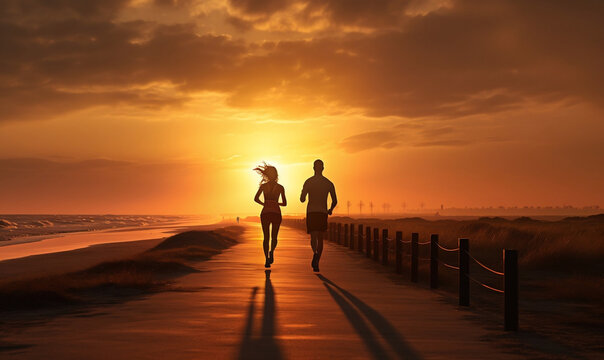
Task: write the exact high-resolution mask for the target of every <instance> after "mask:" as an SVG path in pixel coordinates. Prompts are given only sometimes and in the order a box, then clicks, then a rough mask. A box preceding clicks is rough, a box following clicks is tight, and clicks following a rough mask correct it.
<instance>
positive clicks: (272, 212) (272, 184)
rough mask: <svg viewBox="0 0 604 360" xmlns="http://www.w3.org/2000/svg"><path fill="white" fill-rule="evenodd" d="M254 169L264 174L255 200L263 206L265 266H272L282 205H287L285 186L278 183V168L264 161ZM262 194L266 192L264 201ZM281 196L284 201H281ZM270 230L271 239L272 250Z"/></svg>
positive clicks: (261, 218) (261, 217) (261, 220)
mask: <svg viewBox="0 0 604 360" xmlns="http://www.w3.org/2000/svg"><path fill="white" fill-rule="evenodd" d="M254 170H255V171H256V172H258V174H260V175H261V176H262V181H260V187H259V188H258V191H257V192H256V196H255V197H254V201H255V202H257V203H258V204H260V205H262V206H263V208H262V212H261V213H260V222H261V223H262V232H263V233H264V242H263V243H262V245H263V248H264V257H265V258H266V261H265V263H264V267H267V268H270V267H271V264H272V263H273V261H275V258H274V252H275V248H276V247H277V235H278V234H279V227H280V226H281V208H280V206H286V205H287V199H286V198H285V188H283V186H282V185H280V184H279V183H277V180H278V179H279V174H278V173H277V168H275V167H274V166H271V165H268V164H266V163H264V165H260V166H258V167H257V168H255V169H254ZM260 194H264V202H263V201H260ZM279 196H281V199H282V200H283V201H282V202H279ZM271 225H272V228H271V229H270V230H269V226H271ZM269 231H270V240H271V243H270V251H269Z"/></svg>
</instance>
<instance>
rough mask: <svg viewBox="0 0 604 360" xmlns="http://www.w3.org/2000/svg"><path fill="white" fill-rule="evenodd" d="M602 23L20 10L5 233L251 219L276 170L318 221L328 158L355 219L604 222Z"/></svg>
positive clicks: (585, 8)
mask: <svg viewBox="0 0 604 360" xmlns="http://www.w3.org/2000/svg"><path fill="white" fill-rule="evenodd" d="M603 14H604V2H602V1H599V0H577V1H558V0H547V1H545V0H534V1H525V0H505V1H503V0H492V1H483V0H458V1H456V0H442V1H439V0H423V1H422V0H405V1H403V0H373V1H365V0H302V1H300V0H283V1H278V0H207V1H201V0H88V1H80V0H4V1H2V2H0V28H1V30H0V55H1V56H0V213H139V214H143V213H144V214H252V213H256V212H259V211H260V207H259V205H257V204H254V203H253V201H252V199H253V197H254V194H255V191H256V189H257V187H258V184H259V181H260V178H259V176H258V175H257V174H255V173H254V172H253V171H252V169H253V168H254V167H255V166H256V165H259V164H261V163H262V162H263V161H266V162H268V163H270V164H273V165H275V166H277V168H278V170H279V175H280V182H281V183H282V184H283V185H284V186H285V189H286V194H287V197H288V201H289V205H288V206H287V207H286V208H284V213H285V214H288V213H290V214H295V213H301V212H303V211H304V205H303V204H300V202H299V194H300V190H301V187H302V184H303V183H304V181H305V180H306V178H308V177H310V176H312V174H313V172H312V163H313V161H314V160H315V159H318V158H320V159H322V160H323V161H324V162H325V175H326V176H327V177H328V178H330V179H331V180H332V181H333V182H334V183H335V185H336V190H337V193H338V197H339V200H340V205H339V207H338V209H337V210H338V211H340V212H344V211H346V202H347V201H351V203H352V204H353V207H352V208H351V212H358V203H359V201H363V202H364V203H366V204H367V203H369V202H370V201H372V202H373V203H374V204H376V207H378V206H381V204H383V203H389V204H391V211H397V210H399V211H400V210H402V209H403V206H404V207H405V208H406V209H414V208H419V207H421V206H424V207H425V208H437V207H440V205H441V204H443V205H444V206H445V207H466V206H468V207H481V206H524V205H534V206H556V205H563V204H572V205H575V206H586V205H604V188H603V186H602V184H604V166H603V164H604V116H603V115H604V85H603V84H604V67H603V66H602V62H603V60H604V46H602V44H603V43H604V25H603V23H602V15H603ZM378 204H379V205H378ZM422 204H423V205H422ZM365 211H367V210H365Z"/></svg>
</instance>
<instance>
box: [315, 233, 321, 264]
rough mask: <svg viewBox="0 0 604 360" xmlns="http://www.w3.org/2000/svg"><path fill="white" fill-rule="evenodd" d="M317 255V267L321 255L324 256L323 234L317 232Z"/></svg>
mask: <svg viewBox="0 0 604 360" xmlns="http://www.w3.org/2000/svg"><path fill="white" fill-rule="evenodd" d="M315 253H316V254H317V265H318V264H319V259H321V254H323V232H322V231H318V232H317V249H316V251H315Z"/></svg>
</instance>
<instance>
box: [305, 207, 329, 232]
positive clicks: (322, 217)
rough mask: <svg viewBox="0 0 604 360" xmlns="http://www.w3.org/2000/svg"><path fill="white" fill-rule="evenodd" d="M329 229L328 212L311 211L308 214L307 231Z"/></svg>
mask: <svg viewBox="0 0 604 360" xmlns="http://www.w3.org/2000/svg"><path fill="white" fill-rule="evenodd" d="M313 231H327V213H322V212H311V213H307V214H306V232H307V233H308V234H310V233H311V232H313Z"/></svg>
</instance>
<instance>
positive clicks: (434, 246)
mask: <svg viewBox="0 0 604 360" xmlns="http://www.w3.org/2000/svg"><path fill="white" fill-rule="evenodd" d="M430 287H431V288H432V289H438V234H432V235H430Z"/></svg>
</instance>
